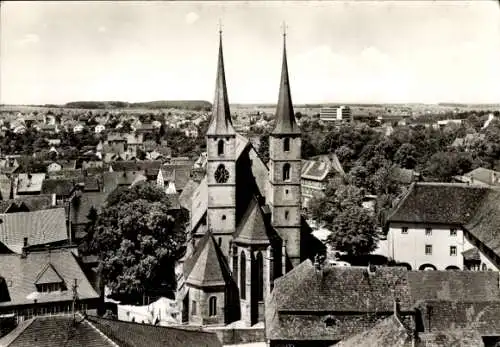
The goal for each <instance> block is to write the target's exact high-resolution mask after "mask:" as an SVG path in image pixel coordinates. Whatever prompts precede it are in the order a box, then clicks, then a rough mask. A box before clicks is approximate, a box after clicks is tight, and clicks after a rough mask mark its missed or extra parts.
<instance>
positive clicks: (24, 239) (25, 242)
mask: <svg viewBox="0 0 500 347" xmlns="http://www.w3.org/2000/svg"><path fill="white" fill-rule="evenodd" d="M27 247H28V238H27V237H25V238H23V248H22V249H21V258H26V256H27V255H28V251H27V249H26V248H27Z"/></svg>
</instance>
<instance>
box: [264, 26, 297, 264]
mask: <svg viewBox="0 0 500 347" xmlns="http://www.w3.org/2000/svg"><path fill="white" fill-rule="evenodd" d="M282 64H283V65H282V68H281V82H280V90H279V99H278V105H277V107H276V125H275V127H274V130H273V131H272V132H271V134H270V136H269V157H270V158H269V159H270V160H269V166H270V167H269V181H270V191H269V205H270V207H271V211H272V219H271V222H272V225H273V227H274V228H275V229H276V231H277V232H278V233H279V235H280V237H281V239H283V241H284V242H285V245H286V246H285V249H286V253H287V258H288V260H289V261H290V263H288V262H287V263H288V264H287V266H286V269H287V271H288V270H289V269H290V266H292V267H294V266H296V265H298V264H299V263H300V226H301V217H300V216H301V215H300V211H301V189H300V174H301V137H300V129H299V126H298V125H297V122H296V121H295V115H294V111H293V105H292V97H291V94H290V82H289V78H288V64H287V59H286V33H284V34H283V63H282Z"/></svg>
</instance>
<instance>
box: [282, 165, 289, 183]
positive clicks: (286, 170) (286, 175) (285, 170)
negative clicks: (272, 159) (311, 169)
mask: <svg viewBox="0 0 500 347" xmlns="http://www.w3.org/2000/svg"><path fill="white" fill-rule="evenodd" d="M289 180H290V164H288V163H286V164H285V165H283V181H289Z"/></svg>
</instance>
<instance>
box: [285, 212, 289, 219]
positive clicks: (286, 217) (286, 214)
mask: <svg viewBox="0 0 500 347" xmlns="http://www.w3.org/2000/svg"><path fill="white" fill-rule="evenodd" d="M288 214H289V213H288V211H285V219H286V220H288Z"/></svg>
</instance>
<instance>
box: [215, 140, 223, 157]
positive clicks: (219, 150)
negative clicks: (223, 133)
mask: <svg viewBox="0 0 500 347" xmlns="http://www.w3.org/2000/svg"><path fill="white" fill-rule="evenodd" d="M217 155H224V140H219V142H217Z"/></svg>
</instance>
